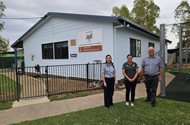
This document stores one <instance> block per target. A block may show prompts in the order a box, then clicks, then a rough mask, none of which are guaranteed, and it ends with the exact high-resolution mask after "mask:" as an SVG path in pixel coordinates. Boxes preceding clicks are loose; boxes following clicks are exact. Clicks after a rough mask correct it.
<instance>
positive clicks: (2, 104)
mask: <svg viewBox="0 0 190 125" xmlns="http://www.w3.org/2000/svg"><path fill="white" fill-rule="evenodd" d="M12 104H13V103H12V102H0V110H4V109H10V108H12Z"/></svg>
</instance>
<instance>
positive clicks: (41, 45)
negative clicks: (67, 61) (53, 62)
mask: <svg viewBox="0 0 190 125" xmlns="http://www.w3.org/2000/svg"><path fill="white" fill-rule="evenodd" d="M50 44H52V49H53V43H45V44H41V47H42V59H54V52H53V51H54V49H53V50H52V58H49V52H47V57H48V58H44V55H43V45H47V50H48V49H49V48H48V45H50Z"/></svg>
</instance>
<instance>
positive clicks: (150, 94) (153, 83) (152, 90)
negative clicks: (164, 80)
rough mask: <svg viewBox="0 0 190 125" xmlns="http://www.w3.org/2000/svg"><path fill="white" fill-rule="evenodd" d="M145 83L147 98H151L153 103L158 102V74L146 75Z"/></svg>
mask: <svg viewBox="0 0 190 125" xmlns="http://www.w3.org/2000/svg"><path fill="white" fill-rule="evenodd" d="M144 77H145V81H144V82H145V85H146V92H147V100H151V102H152V103H155V102H156V91H157V87H158V75H156V76H152V77H151V76H148V75H145V76H144Z"/></svg>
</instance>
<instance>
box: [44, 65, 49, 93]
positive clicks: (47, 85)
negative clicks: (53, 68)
mask: <svg viewBox="0 0 190 125" xmlns="http://www.w3.org/2000/svg"><path fill="white" fill-rule="evenodd" d="M45 72H46V81H47V87H46V95H47V97H49V92H48V66H46V70H45Z"/></svg>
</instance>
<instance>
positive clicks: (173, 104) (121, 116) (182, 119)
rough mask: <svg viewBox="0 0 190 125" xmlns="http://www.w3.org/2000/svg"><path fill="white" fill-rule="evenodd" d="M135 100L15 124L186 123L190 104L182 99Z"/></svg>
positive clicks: (113, 124)
mask: <svg viewBox="0 0 190 125" xmlns="http://www.w3.org/2000/svg"><path fill="white" fill-rule="evenodd" d="M143 100H144V98H140V99H136V100H135V106H134V107H132V106H126V105H125V102H119V103H115V104H114V107H110V108H109V109H107V108H105V107H104V106H100V107H95V108H91V109H85V110H81V111H76V112H71V113H66V114H62V115H57V116H52V117H45V118H40V119H36V120H32V121H25V122H21V123H17V124H18V125H42V124H46V125H89V124H90V125H183V124H185V125H186V124H190V105H189V103H185V102H178V101H172V100H167V99H161V98H157V101H156V104H157V107H155V108H153V107H152V106H151V102H150V103H147V102H143Z"/></svg>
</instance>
